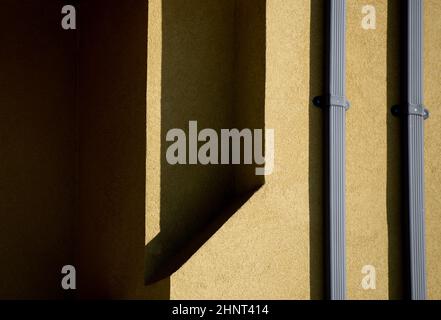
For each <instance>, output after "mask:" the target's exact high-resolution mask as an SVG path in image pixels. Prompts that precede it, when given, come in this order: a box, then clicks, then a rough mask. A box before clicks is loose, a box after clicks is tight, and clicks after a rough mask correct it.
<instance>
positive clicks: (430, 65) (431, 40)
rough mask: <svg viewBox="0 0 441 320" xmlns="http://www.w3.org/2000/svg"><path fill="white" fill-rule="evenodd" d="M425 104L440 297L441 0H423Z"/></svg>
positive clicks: (438, 294) (435, 287) (429, 228)
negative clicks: (440, 109)
mask: <svg viewBox="0 0 441 320" xmlns="http://www.w3.org/2000/svg"><path fill="white" fill-rule="evenodd" d="M425 2H426V4H425V7H426V8H425V11H424V17H425V19H426V22H425V33H424V35H425V40H424V45H425V51H424V53H425V55H424V58H425V64H424V68H425V77H424V80H425V90H424V94H425V100H424V102H425V104H426V105H427V107H428V108H429V110H431V111H432V113H431V116H430V119H429V120H428V121H426V122H425V140H426V144H425V157H426V168H425V169H426V170H425V174H426V239H427V240H426V241H427V248H426V252H427V280H428V281H427V285H428V290H429V298H431V299H441V265H440V263H439V261H441V238H440V234H441V200H440V194H441V157H440V156H439V155H440V148H441V134H440V128H441V114H440V112H439V107H438V105H439V103H438V92H439V88H440V86H441V78H440V76H439V75H440V72H441V64H440V56H439V53H440V52H441V33H440V30H441V21H440V19H439V17H440V15H441V3H440V2H439V1H436V0H430V1H425Z"/></svg>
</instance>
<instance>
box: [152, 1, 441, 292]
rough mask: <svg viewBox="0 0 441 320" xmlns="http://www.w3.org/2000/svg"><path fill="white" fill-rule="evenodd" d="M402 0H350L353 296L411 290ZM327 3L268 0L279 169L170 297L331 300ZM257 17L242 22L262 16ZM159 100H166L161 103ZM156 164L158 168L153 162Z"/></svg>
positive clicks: (430, 197)
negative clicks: (326, 275) (320, 99)
mask: <svg viewBox="0 0 441 320" xmlns="http://www.w3.org/2000/svg"><path fill="white" fill-rule="evenodd" d="M159 2H160V1H151V2H150V5H151V6H152V7H156V8H157V9H158V12H157V13H156V16H155V17H156V18H158V17H159V16H160V14H159V11H160V10H159V9H160V6H159V5H158V4H159ZM366 4H370V5H374V6H375V8H376V13H377V28H376V29H375V30H364V29H363V28H362V26H361V21H362V18H363V14H362V7H363V6H364V5H366ZM398 4H399V2H398V1H385V0H378V1H371V2H369V3H366V2H365V1H361V0H360V1H358V0H357V1H348V22H347V30H348V34H347V63H348V67H347V90H348V93H347V94H348V98H349V100H350V101H351V104H352V107H351V109H350V110H349V111H348V114H347V271H348V298H350V299H388V298H392V299H395V298H400V297H402V289H403V282H402V278H401V277H402V266H401V263H402V255H401V250H402V246H401V240H402V232H401V223H400V216H401V214H402V212H403V211H402V208H401V204H400V193H401V179H400V147H399V143H400V140H399V139H400V136H399V121H398V119H396V118H394V117H392V116H391V115H390V107H391V106H392V105H393V104H396V103H397V102H398V101H399V81H400V72H399V54H400V52H399V40H398V39H399V6H398ZM322 6H323V1H320V0H317V1H314V0H313V1H306V0H305V1H283V0H269V1H267V4H266V90H265V101H266V102H265V111H264V114H265V127H266V128H274V129H275V133H276V162H275V171H274V174H273V175H271V176H269V177H267V178H266V183H265V185H264V186H263V187H262V188H261V189H260V190H259V191H258V192H257V193H255V194H254V195H253V196H252V197H251V198H250V199H249V200H248V201H247V202H245V203H244V204H243V205H242V206H241V207H240V208H238V209H237V210H236V211H235V212H234V214H233V215H232V216H231V218H230V219H229V220H228V221H227V222H226V223H225V224H224V225H223V226H222V227H221V228H220V229H219V230H218V231H217V232H216V233H215V234H214V235H213V236H212V237H211V238H210V239H209V240H208V241H206V242H205V244H204V245H203V246H202V247H201V248H200V249H199V250H198V251H197V252H196V253H195V254H194V255H193V256H192V257H191V258H190V259H189V260H188V261H187V262H186V263H185V264H184V265H183V266H182V267H181V268H180V269H179V270H178V271H177V272H176V273H174V274H173V275H172V276H171V278H170V298H172V299H174V298H177V299H179V298H184V299H189V298H213V299H218V298H246V299H250V298H271V299H272V298H300V299H308V298H321V297H323V277H322V275H323V269H322V267H321V266H322V265H323V258H322V256H323V247H322V240H323V239H322V236H321V234H322V232H323V225H322V216H321V209H322V194H321V193H322V189H321V185H322V173H321V170H322V166H323V163H322V139H321V134H322V129H321V125H322V117H321V111H320V110H317V109H314V108H312V107H311V105H310V100H311V98H312V97H313V96H315V95H319V94H321V93H322V83H323V72H322V70H323V63H322V57H323V54H324V52H323V46H322V41H323V25H322V18H323V10H322ZM425 7H426V9H425V19H426V22H425V24H426V28H425V46H426V47H425V58H426V60H425V61H426V62H425V63H426V74H425V77H426V79H425V80H426V89H425V93H426V104H427V105H428V107H429V108H431V107H432V106H436V103H435V96H436V94H437V89H436V88H437V87H439V80H438V78H439V77H437V76H436V75H437V74H438V73H439V70H438V69H439V68H438V66H439V63H438V62H437V61H438V58H437V52H439V45H440V41H439V39H438V38H439V36H438V34H439V32H438V31H439V28H440V26H439V22H437V21H438V20H439V19H437V15H438V14H439V10H440V5H439V4H438V3H437V2H436V1H425ZM252 15H253V13H250V14H249V15H245V16H243V17H242V18H241V19H243V21H247V19H251V20H252ZM177 23H178V22H177ZM244 23H246V22H244ZM150 24H154V22H150ZM429 25H430V27H428V26H429ZM156 27H157V28H154V29H150V30H149V37H150V38H154V39H157V38H155V35H156V33H157V32H159V31H160V30H159V28H158V25H157V26H156ZM152 50H154V51H155V52H156V50H159V49H157V48H155V49H152ZM158 55H159V53H158V54H157V56H149V58H151V59H150V60H149V63H148V65H149V67H150V66H151V68H152V69H156V70H157V68H159V64H158V61H159V60H157V59H155V57H156V58H157V57H158ZM156 72H158V71H156ZM149 85H150V84H149ZM156 88H157V87H156ZM149 94H150V93H149ZM155 101H156V104H155V105H156V107H157V106H158V105H159V100H157V98H156V100H155ZM149 106H151V104H149ZM432 110H433V107H432ZM434 111H435V110H434ZM152 112H155V111H152ZM438 121H439V119H438V117H437V115H436V111H435V114H434V112H432V116H431V118H430V120H429V121H427V122H426V183H427V184H426V192H427V198H426V201H427V203H426V206H427V235H426V237H427V260H428V269H427V270H428V289H429V297H430V298H432V299H439V298H440V288H441V287H440V284H439V281H440V278H439V271H440V270H439V266H438V265H437V263H436V261H438V260H439V254H440V250H439V248H438V247H439V243H440V240H439V237H438V234H439V231H440V230H439V229H440V224H439V220H440V219H439V215H440V214H441V210H440V209H439V208H440V202H439V199H438V197H437V195H438V194H439V192H440V190H439V189H440V188H441V184H440V168H441V167H440V163H439V157H438V156H437V153H439V145H440V144H439V139H440V138H439V134H438V133H437V132H436V131H435V130H436V128H439V124H438ZM148 124H151V125H152V126H157V125H158V122H157V119H154V118H150V119H148ZM150 132H151V131H149V130H148V135H150ZM148 139H158V138H153V137H150V136H149V138H148ZM156 141H157V140H156ZM153 154H154V153H153ZM150 155H151V153H150V152H149V153H148V159H149V157H150ZM148 163H150V162H149V160H148ZM147 171H148V173H149V172H153V170H152V171H150V169H149V167H148V168H147ZM148 177H149V176H148ZM157 179H159V178H157ZM149 181H158V180H155V179H152V180H149V179H148V180H147V185H148V186H149V185H152V184H151V183H150V182H149ZM152 187H153V188H155V186H152ZM153 207H154V208H156V210H160V209H159V207H157V206H156V205H155V202H153V203H152V204H148V207H147V208H153ZM148 215H149V213H148ZM148 225H149V222H148V221H147V226H148ZM364 265H373V266H374V267H375V268H376V271H377V283H376V286H377V288H376V290H370V291H366V290H363V289H362V286H361V280H362V278H363V276H364V275H363V274H362V273H361V269H362V267H363V266H364Z"/></svg>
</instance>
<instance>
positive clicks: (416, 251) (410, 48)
mask: <svg viewBox="0 0 441 320" xmlns="http://www.w3.org/2000/svg"><path fill="white" fill-rule="evenodd" d="M406 13H407V14H406V21H407V23H406V28H407V42H406V64H407V66H406V67H407V70H406V71H407V72H406V78H405V86H406V88H405V100H406V101H404V105H405V106H406V111H407V112H404V113H403V116H404V119H403V125H404V138H405V140H406V141H405V153H406V158H407V159H405V163H406V166H405V170H406V186H405V187H406V193H407V194H406V195H405V202H406V203H405V208H406V215H407V219H408V221H407V224H406V225H407V227H408V232H409V237H408V242H409V243H408V246H407V247H408V249H409V251H410V252H409V254H408V263H409V273H410V274H409V277H410V296H411V299H413V300H424V299H426V259H425V239H424V237H425V225H424V220H425V219H424V215H425V214H424V117H425V116H426V112H425V110H424V105H423V0H406Z"/></svg>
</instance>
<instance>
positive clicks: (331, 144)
mask: <svg viewBox="0 0 441 320" xmlns="http://www.w3.org/2000/svg"><path fill="white" fill-rule="evenodd" d="M327 20H328V21H327V30H328V35H327V63H326V65H327V81H326V82H327V83H326V90H327V92H326V94H327V95H326V101H325V105H324V107H325V112H326V117H325V121H326V124H325V127H326V129H325V130H326V131H325V134H326V138H325V139H326V140H325V141H326V143H327V146H326V149H327V150H326V157H327V161H326V163H327V167H326V176H327V177H326V188H327V201H326V220H327V225H328V226H327V229H328V235H327V242H328V248H327V249H328V252H327V258H328V262H327V264H328V272H329V274H328V298H329V299H331V300H344V299H345V298H346V261H345V260H346V246H345V149H346V146H345V119H346V110H347V108H348V107H349V104H348V103H347V101H346V88H345V73H346V61H345V60H346V59H345V58H346V41H345V35H346V1H345V0H330V1H328V3H327Z"/></svg>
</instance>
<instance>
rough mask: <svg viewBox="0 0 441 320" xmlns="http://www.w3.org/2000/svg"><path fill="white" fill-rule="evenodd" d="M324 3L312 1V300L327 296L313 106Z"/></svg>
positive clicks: (317, 115)
mask: <svg viewBox="0 0 441 320" xmlns="http://www.w3.org/2000/svg"><path fill="white" fill-rule="evenodd" d="M324 21H325V2H324V1H323V0H312V1H311V22H310V56H309V61H310V69H309V70H310V71H309V72H310V78H309V98H310V99H309V101H310V104H309V110H308V111H309V248H310V249H309V250H310V251H309V255H310V261H309V272H310V295H311V299H314V300H318V299H323V298H324V297H325V281H324V279H325V277H324V275H325V269H324V262H325V259H324V257H325V256H324V255H325V252H324V203H323V195H324V186H323V181H324V180H323V176H324V171H323V170H324V167H323V163H324V159H323V157H324V152H323V148H324V144H323V134H324V132H323V111H322V110H321V109H319V108H317V107H315V106H314V105H313V104H312V100H313V98H314V97H315V96H320V95H322V94H323V89H324V88H323V84H324V81H325V79H324V74H325V72H324V71H325V69H324V61H325V54H326V52H325V37H324V35H325V29H324V26H325V24H324Z"/></svg>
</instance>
